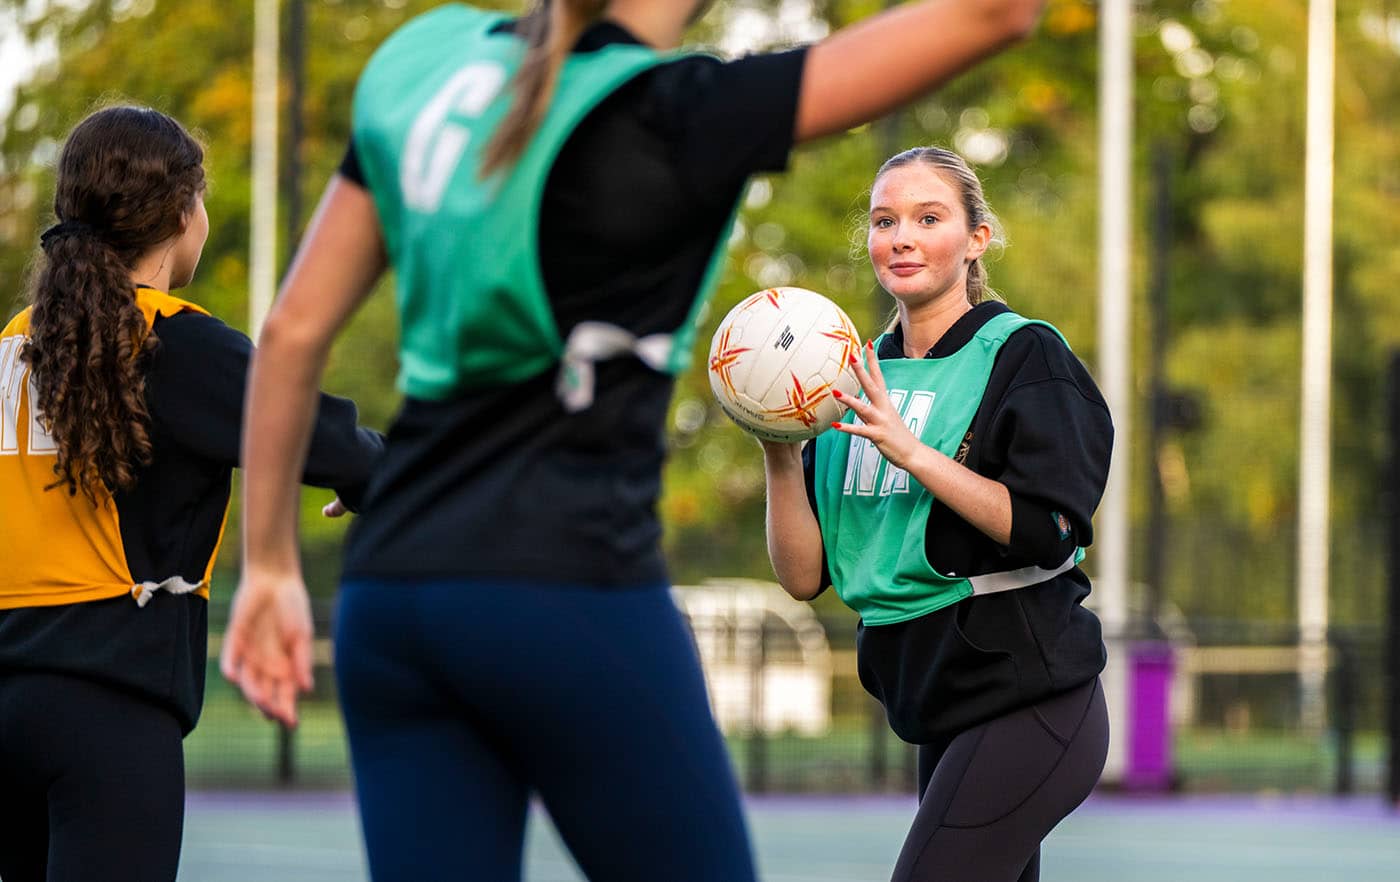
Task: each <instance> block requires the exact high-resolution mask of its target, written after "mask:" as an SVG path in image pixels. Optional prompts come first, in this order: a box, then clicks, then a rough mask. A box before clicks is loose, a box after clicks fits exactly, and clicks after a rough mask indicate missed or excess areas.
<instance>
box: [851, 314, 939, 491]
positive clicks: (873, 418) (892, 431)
mask: <svg viewBox="0 0 1400 882" xmlns="http://www.w3.org/2000/svg"><path fill="white" fill-rule="evenodd" d="M865 355H866V361H867V362H868V364H869V367H868V368H867V366H866V363H864V362H862V361H861V359H860V358H859V357H858V356H855V355H852V356H851V367H852V369H853V370H854V371H855V374H856V379H857V380H859V381H860V388H861V389H862V390H863V391H864V392H865V400H861V399H859V398H852V397H851V396H849V395H844V394H842V393H841V391H840V390H833V391H832V393H831V394H832V395H834V396H836V400H837V401H840V402H841V403H842V404H844V405H846V406H847V407H849V408H850V409H851V410H852V411H854V412H855V415H856V416H857V417H859V418H860V421H859V422H854V423H832V424H831V427H832V428H833V429H835V430H837V431H838V432H845V433H846V434H847V435H859V436H860V437H862V438H869V439H870V440H871V441H872V442H874V444H875V446H876V447H877V448H878V449H879V451H880V453H881V455H883V456H884V457H885V459H886V460H887V461H888V462H889V464H890V465H892V466H894V467H896V468H901V469H905V470H908V468H909V466H910V464H911V463H912V462H913V460H914V456H915V455H916V454H917V453H918V452H919V450H921V449H922V448H923V447H924V443H923V442H922V441H920V440H919V439H918V436H916V435H915V434H914V433H913V432H911V431H909V427H908V426H907V425H905V424H904V419H903V418H902V417H901V416H900V415H899V409H898V408H896V407H895V406H894V402H893V401H891V400H890V395H889V390H888V389H886V388H885V375H884V374H883V373H881V372H880V359H878V358H876V357H875V344H874V342H873V341H872V342H868V343H866V344H865Z"/></svg>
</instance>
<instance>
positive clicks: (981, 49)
mask: <svg viewBox="0 0 1400 882" xmlns="http://www.w3.org/2000/svg"><path fill="white" fill-rule="evenodd" d="M1043 5H1044V3H1043V0H919V2H913V3H905V4H903V5H901V6H899V7H896V8H894V9H891V10H888V11H886V12H883V13H881V14H879V15H874V16H871V17H870V18H867V19H866V20H864V21H861V22H859V23H857V24H854V25H851V26H849V27H846V28H843V29H841V30H840V31H837V32H836V33H835V34H832V35H831V36H830V37H828V38H826V39H825V40H823V41H822V42H820V43H818V44H816V45H815V46H813V47H812V49H811V50H810V51H809V53H808V57H807V61H806V66H805V69H804V72H803V80H802V92H801V98H800V100H799V104H798V113H797V120H796V128H795V132H794V135H795V137H796V140H797V141H798V142H802V141H806V140H809V139H811V138H816V137H820V136H822V135H828V134H831V133H833V132H840V131H843V130H845V129H847V128H849V127H850V126H853V125H857V124H859V123H862V122H866V121H868V120H872V119H876V118H878V117H880V116H883V115H884V114H886V113H889V112H890V111H892V110H894V109H895V108H898V107H901V106H903V105H904V104H907V103H908V102H909V101H911V100H913V99H914V98H916V97H918V96H919V95H922V94H924V93H926V92H927V91H929V90H930V89H933V88H935V87H936V86H939V85H941V84H942V83H944V82H946V81H947V80H949V79H951V78H952V77H953V76H955V75H957V74H958V73H961V72H962V71H964V70H967V69H968V68H970V67H972V66H973V65H974V64H976V63H977V62H978V61H980V60H982V59H984V58H986V57H987V56H989V55H992V54H994V53H996V52H997V51H999V50H1000V49H1002V48H1004V47H1006V46H1007V45H1009V44H1011V43H1014V42H1016V41H1017V40H1020V39H1022V38H1024V37H1025V36H1026V35H1027V34H1029V33H1030V31H1031V30H1032V29H1033V28H1034V26H1035V22H1036V20H1037V18H1038V17H1039V15H1040V10H1041V7H1042V6H1043Z"/></svg>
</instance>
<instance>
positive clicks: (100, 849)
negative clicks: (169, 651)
mask: <svg viewBox="0 0 1400 882" xmlns="http://www.w3.org/2000/svg"><path fill="white" fill-rule="evenodd" d="M184 816H185V762H184V754H183V749H182V746H181V734H180V726H179V723H178V722H176V719H175V717H174V715H173V714H171V713H169V712H168V711H166V710H164V709H162V708H160V707H159V706H157V705H154V704H151V703H149V702H146V701H143V700H142V699H140V698H137V697H135V696H133V695H130V694H128V693H125V692H121V691H119V690H116V689H112V688H109V687H106V686H103V685H101V684H99V683H94V682H92V681H89V680H84V679H81V678H78V677H68V676H63V675H59V674H42V673H3V674H0V880H3V882H97V880H100V882H173V880H174V879H175V872H176V869H177V867H178V865H179V862H180V836H181V832H182V830H183V827H184Z"/></svg>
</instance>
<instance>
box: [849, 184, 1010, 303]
mask: <svg viewBox="0 0 1400 882" xmlns="http://www.w3.org/2000/svg"><path fill="white" fill-rule="evenodd" d="M990 239H991V228H990V227H989V226H987V225H986V224H981V225H979V226H977V227H976V228H974V229H971V230H969V229H968V223H967V213H966V211H965V210H964V209H963V206H962V196H961V194H960V193H959V192H958V189H957V187H955V186H954V185H953V184H951V183H949V182H948V181H947V180H945V179H944V178H943V176H942V175H941V174H939V173H938V171H937V170H936V169H934V168H933V167H931V166H929V165H926V164H924V163H918V162H915V163H911V164H909V165H902V166H897V167H895V168H892V169H890V170H889V171H887V172H885V173H884V174H883V175H881V176H880V177H879V178H878V179H876V181H875V186H874V187H873V188H872V190H871V193H870V229H869V232H868V235H867V239H866V244H867V246H868V247H869V250H870V263H871V265H872V266H873V267H874V268H875V275H876V277H877V278H878V279H879V280H880V286H881V287H882V288H884V289H885V290H886V291H888V292H889V293H890V296H892V297H894V298H895V299H896V300H898V301H899V302H900V303H902V304H904V305H906V306H920V305H923V304H925V303H930V302H933V301H935V300H937V299H939V298H940V297H943V296H946V295H950V294H951V295H953V296H961V297H963V298H966V296H967V295H966V292H967V267H968V265H969V264H970V263H971V262H972V261H973V260H976V259H977V258H978V257H981V256H982V252H984V251H986V250H987V242H988V241H989V240H990Z"/></svg>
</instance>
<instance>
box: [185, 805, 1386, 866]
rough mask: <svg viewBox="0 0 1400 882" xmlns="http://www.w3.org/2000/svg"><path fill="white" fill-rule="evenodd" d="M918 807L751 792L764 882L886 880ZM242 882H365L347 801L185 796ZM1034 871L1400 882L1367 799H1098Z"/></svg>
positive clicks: (547, 840)
mask: <svg viewBox="0 0 1400 882" xmlns="http://www.w3.org/2000/svg"><path fill="white" fill-rule="evenodd" d="M913 812H914V802H913V798H912V797H850V798H846V797H760V798H752V799H750V800H749V802H748V816H749V820H750V824H751V827H752V831H753V837H754V847H755V850H756V851H757V853H758V859H759V864H760V867H761V870H762V878H763V879H764V880H766V882H799V880H800V882H878V880H883V879H888V878H889V872H890V869H891V867H892V866H893V864H894V859H895V855H896V853H897V852H898V850H899V846H900V843H901V842H902V841H903V838H904V833H905V830H906V828H907V826H908V823H909V820H910V818H911V817H912V816H913ZM617 837H618V843H617V847H618V848H626V847H627V831H626V830H618V831H617ZM527 852H528V857H527V862H526V872H525V878H526V880H527V882H582V879H583V877H582V875H581V874H580V873H579V872H578V870H577V869H576V868H575V867H574V866H573V863H572V862H571V861H570V859H569V857H568V855H567V853H566V852H565V851H564V849H563V847H562V846H561V845H560V844H559V841H558V839H557V837H556V836H555V833H554V830H553V828H552V827H551V826H550V825H549V822H548V819H547V817H546V816H545V815H544V814H543V813H541V812H539V811H536V812H534V813H533V815H532V818H531V827H530V838H529V844H528V848H527ZM250 879H252V880H269V882H272V880H276V882H332V880H334V882H367V880H368V874H367V873H366V871H365V866H364V855H363V851H362V849H361V845H360V842H359V836H358V828H357V822H356V818H355V811H354V803H353V801H352V799H351V797H350V796H349V795H346V794H339V793H333V794H319V793H272V794H266V793H194V794H191V796H190V798H189V810H188V814H187V816H186V822H185V846H184V854H183V858H182V861H181V872H180V882H234V880H238V882H247V880H250ZM1042 879H1043V880H1045V882H1055V880H1066V882H1068V880H1073V882H1109V880H1114V882H1124V880H1131V882H1227V880H1228V882H1253V880H1259V882H1263V880H1268V882H1333V880H1336V882H1343V880H1344V882H1395V880H1397V879H1400V812H1396V811H1393V810H1390V809H1388V808H1387V807H1385V806H1383V805H1382V804H1381V802H1380V800H1379V799H1378V798H1377V797H1375V796H1369V797H1364V798H1356V799H1352V800H1334V799H1328V798H1324V797H1307V798H1295V797H1272V798H1268V797H1242V796H1227V797H1199V796H1197V797H1184V798H1151V799H1149V798H1134V797H1116V796H1096V797H1095V798H1093V799H1091V800H1090V801H1089V802H1088V803H1086V804H1085V805H1084V806H1082V807H1081V808H1080V809H1079V811H1078V812H1076V813H1075V814H1074V815H1073V816H1071V817H1070V818H1069V819H1068V820H1066V821H1065V822H1064V823H1063V824H1061V825H1060V826H1059V828H1058V829H1056V830H1055V832H1054V833H1052V834H1051V836H1050V838H1049V840H1048V841H1047V843H1046V846H1045V853H1044V860H1043V862H1042ZM425 882H438V880H425ZM717 882H722V880H717ZM954 882H976V880H954Z"/></svg>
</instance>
